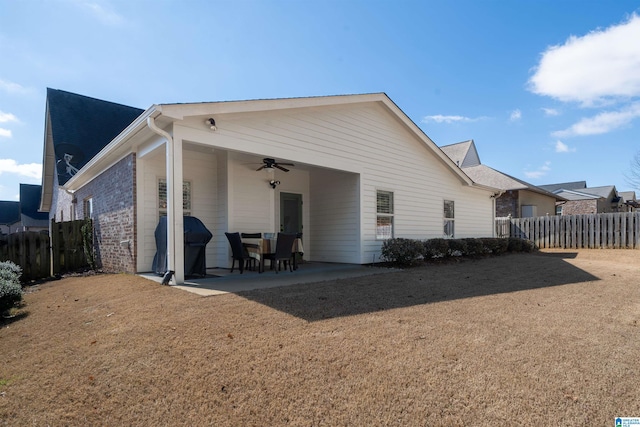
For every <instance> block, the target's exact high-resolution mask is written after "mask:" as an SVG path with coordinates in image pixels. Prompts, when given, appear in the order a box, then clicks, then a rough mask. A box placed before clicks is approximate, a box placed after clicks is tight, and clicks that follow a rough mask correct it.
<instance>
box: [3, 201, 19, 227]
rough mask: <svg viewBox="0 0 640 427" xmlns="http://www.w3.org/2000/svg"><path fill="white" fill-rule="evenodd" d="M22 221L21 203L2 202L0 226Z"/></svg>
mask: <svg viewBox="0 0 640 427" xmlns="http://www.w3.org/2000/svg"><path fill="white" fill-rule="evenodd" d="M18 221H20V202H10V201H5V200H0V224H3V225H11V224H15V223H16V222H18Z"/></svg>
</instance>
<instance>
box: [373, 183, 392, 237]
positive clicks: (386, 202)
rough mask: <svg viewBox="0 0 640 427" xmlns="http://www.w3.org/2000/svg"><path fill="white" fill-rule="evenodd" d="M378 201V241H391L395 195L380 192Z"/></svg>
mask: <svg viewBox="0 0 640 427" xmlns="http://www.w3.org/2000/svg"><path fill="white" fill-rule="evenodd" d="M376 201H377V222H376V239H379V240H384V239H391V238H392V237H393V193H392V192H390V191H378V192H377V194H376Z"/></svg>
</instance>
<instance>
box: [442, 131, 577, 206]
mask: <svg viewBox="0 0 640 427" xmlns="http://www.w3.org/2000/svg"><path fill="white" fill-rule="evenodd" d="M441 148H442V151H444V152H445V154H446V155H447V156H449V157H450V158H451V160H453V162H454V163H455V164H456V165H458V166H459V167H460V168H461V169H462V171H463V172H464V173H465V174H467V175H468V176H469V178H471V179H472V180H473V182H476V183H478V184H482V185H486V186H489V187H494V188H498V189H500V190H502V191H501V193H500V195H499V196H498V197H497V198H496V207H495V216H496V217H509V216H510V217H512V218H527V217H535V216H543V215H554V214H555V206H556V202H559V201H564V200H565V199H564V198H563V197H561V196H558V195H556V194H553V193H551V192H549V191H547V190H544V189H542V188H540V187H537V186H535V185H533V184H529V183H528V182H525V181H523V180H521V179H518V178H515V177H513V176H510V175H507V174H505V173H502V172H500V171H497V170H495V169H493V168H490V167H489V166H486V165H483V164H482V162H481V161H480V156H479V155H478V150H477V149H476V145H475V142H474V141H473V140H469V141H464V142H459V143H456V144H451V145H446V146H444V147H441Z"/></svg>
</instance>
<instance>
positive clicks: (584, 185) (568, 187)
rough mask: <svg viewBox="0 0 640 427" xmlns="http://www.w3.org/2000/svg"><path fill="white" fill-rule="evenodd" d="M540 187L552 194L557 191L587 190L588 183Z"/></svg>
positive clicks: (575, 182)
mask: <svg viewBox="0 0 640 427" xmlns="http://www.w3.org/2000/svg"><path fill="white" fill-rule="evenodd" d="M538 187H540V188H542V189H543V190H547V191H550V192H552V193H553V192H555V191H557V190H580V189H583V188H587V181H574V182H561V183H558V184H546V185H538Z"/></svg>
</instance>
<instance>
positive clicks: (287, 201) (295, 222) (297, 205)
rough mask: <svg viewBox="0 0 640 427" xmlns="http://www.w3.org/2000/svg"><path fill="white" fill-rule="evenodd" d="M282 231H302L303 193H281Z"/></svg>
mask: <svg viewBox="0 0 640 427" xmlns="http://www.w3.org/2000/svg"><path fill="white" fill-rule="evenodd" d="M280 231H281V232H283V233H302V194H295V193H280Z"/></svg>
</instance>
